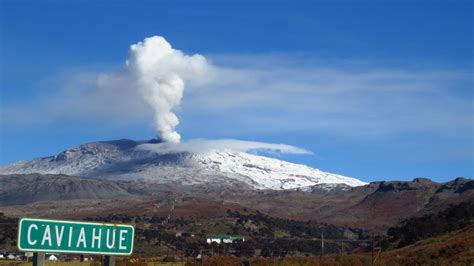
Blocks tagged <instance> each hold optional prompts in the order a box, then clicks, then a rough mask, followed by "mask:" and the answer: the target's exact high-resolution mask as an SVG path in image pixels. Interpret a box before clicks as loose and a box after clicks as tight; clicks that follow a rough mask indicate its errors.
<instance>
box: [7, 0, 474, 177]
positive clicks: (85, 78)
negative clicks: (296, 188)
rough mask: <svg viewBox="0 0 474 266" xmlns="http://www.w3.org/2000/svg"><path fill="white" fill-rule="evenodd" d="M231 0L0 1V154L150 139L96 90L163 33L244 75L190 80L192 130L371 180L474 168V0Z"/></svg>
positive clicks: (139, 122)
mask: <svg viewBox="0 0 474 266" xmlns="http://www.w3.org/2000/svg"><path fill="white" fill-rule="evenodd" d="M221 2H222V1H219V2H218V1H208V2H202V1H200V2H199V3H195V1H67V3H66V1H7V0H3V1H0V4H1V11H0V12H1V16H0V23H1V53H2V54H1V57H0V58H1V60H0V66H1V106H2V107H1V121H0V123H1V124H0V127H1V143H0V145H1V146H0V164H2V165H3V164H7V163H11V162H14V161H17V160H26V159H31V158H34V157H40V156H46V155H51V154H55V153H57V152H60V151H61V150H63V149H66V148H70V147H72V146H76V145H79V144H82V143H85V142H89V141H96V140H107V139H116V138H132V139H148V138H151V137H153V134H154V133H153V129H152V126H151V122H150V119H151V118H150V115H149V114H147V113H146V112H145V111H143V110H138V109H140V108H136V105H135V103H132V102H128V100H130V99H127V98H119V97H118V98H117V99H118V101H119V103H116V102H113V101H112V102H109V101H105V102H101V101H91V100H90V99H89V98H90V97H95V96H94V95H96V94H94V93H93V92H92V94H88V93H90V90H93V89H94V88H93V85H91V81H90V80H91V79H94V77H96V76H97V75H100V74H101V73H117V72H120V69H121V67H123V65H124V62H125V60H126V59H127V57H128V49H129V46H130V45H131V44H134V43H137V42H139V41H142V40H143V39H144V38H146V37H149V36H153V35H160V36H163V37H164V38H166V40H167V41H168V42H169V43H170V44H171V45H172V46H173V47H174V48H175V49H179V50H182V51H183V52H184V53H186V54H196V53H198V54H201V55H203V56H205V57H206V58H207V59H208V60H209V62H211V63H212V64H213V65H214V66H216V67H218V68H220V69H224V70H226V71H227V72H226V73H230V75H234V74H235V76H238V77H239V78H238V79H237V78H236V80H234V79H232V78H229V77H225V78H222V79H224V80H223V81H220V83H218V84H213V85H210V88H207V89H199V88H194V89H192V90H188V91H186V92H185V94H184V98H183V100H182V104H181V106H180V107H179V108H177V110H176V113H177V114H178V116H179V118H180V125H179V126H178V128H177V130H178V131H179V133H180V134H181V135H182V137H183V139H191V138H209V139H214V138H236V139H245V140H254V141H264V142H274V143H287V144H290V145H295V146H298V147H303V148H305V149H309V150H311V151H313V152H314V155H281V157H282V158H283V159H287V160H290V161H294V162H300V163H305V164H308V165H311V166H315V167H318V168H320V169H322V170H325V171H329V172H334V173H340V174H344V175H348V176H353V177H357V178H360V179H362V180H364V181H374V180H395V179H396V180H411V179H413V178H414V177H418V176H425V177H430V178H432V179H434V180H436V181H446V180H449V179H452V178H454V177H457V176H466V177H472V176H473V170H474V168H473V153H474V151H473V149H474V140H473V91H472V89H473V72H472V69H473V51H472V47H473V40H472V36H473V24H474V23H473V5H472V1H403V0H400V1H395V0H392V1H389V0H387V1H311V2H309V1H308V2H304V1H296V2H295V1H277V2H274V1H272V2H270V1H259V2H257V1H243V2H237V1H235V2H233V1H228V2H226V3H221ZM87 90H89V91H87ZM84 91H86V93H82V92H84ZM90 95H92V96H90ZM117 95H118V94H117ZM88 97H89V98H88ZM52 99H53V100H52ZM130 101H131V100H130ZM101 103H102V105H101V106H100V107H98V106H95V107H94V108H92V107H91V106H90V105H93V104H96V105H99V104H101ZM68 106H73V107H71V108H69V109H68ZM114 106H118V108H114ZM89 107H90V108H91V109H87V108H89ZM71 109H73V110H71ZM110 109H112V110H113V111H110ZM116 109H118V110H116ZM91 110H92V111H91Z"/></svg>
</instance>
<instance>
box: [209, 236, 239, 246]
mask: <svg viewBox="0 0 474 266" xmlns="http://www.w3.org/2000/svg"><path fill="white" fill-rule="evenodd" d="M235 241H242V242H244V241H245V238H244V237H243V236H230V235H210V236H208V237H207V238H206V242H207V243H208V244H211V243H213V242H215V243H217V244H222V243H223V244H231V243H234V242H235Z"/></svg>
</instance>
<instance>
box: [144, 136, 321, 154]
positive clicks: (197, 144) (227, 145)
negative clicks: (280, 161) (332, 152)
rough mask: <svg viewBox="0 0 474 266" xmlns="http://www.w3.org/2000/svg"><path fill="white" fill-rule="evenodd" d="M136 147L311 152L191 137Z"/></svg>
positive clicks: (162, 150)
mask: <svg viewBox="0 0 474 266" xmlns="http://www.w3.org/2000/svg"><path fill="white" fill-rule="evenodd" d="M137 148H138V149H143V150H150V151H153V152H156V153H159V154H168V153H179V152H206V151H211V150H231V151H241V152H249V151H257V152H276V153H285V154H312V152H310V151H308V150H305V149H303V148H298V147H295V146H291V145H287V144H275V143H265V142H256V141H245V140H237V139H216V140H209V139H191V140H186V141H183V142H181V143H172V142H162V143H153V144H151V143H148V144H141V145H139V146H137Z"/></svg>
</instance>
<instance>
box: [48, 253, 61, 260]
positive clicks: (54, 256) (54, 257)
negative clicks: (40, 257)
mask: <svg viewBox="0 0 474 266" xmlns="http://www.w3.org/2000/svg"><path fill="white" fill-rule="evenodd" d="M47 260H49V261H58V260H59V259H58V257H57V256H56V255H54V254H51V255H49V256H47Z"/></svg>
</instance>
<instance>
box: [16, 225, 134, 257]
mask: <svg viewBox="0 0 474 266" xmlns="http://www.w3.org/2000/svg"><path fill="white" fill-rule="evenodd" d="M134 233H135V229H134V228H133V226H131V225H121V224H104V223H89V222H72V221H56V220H43V219H29V218H23V219H21V220H20V224H19V226H18V249H20V250H21V251H35V252H57V253H87V254H102V255H130V254H132V252H133V237H134Z"/></svg>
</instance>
